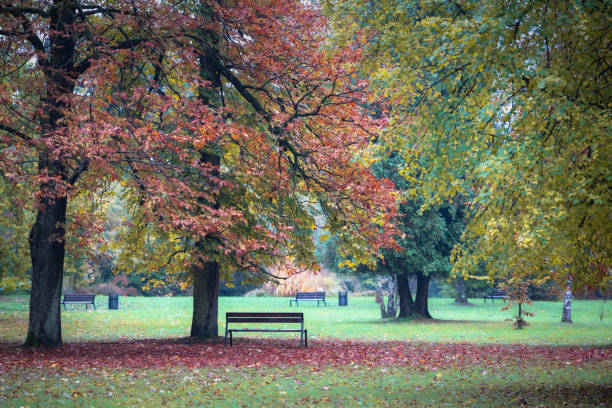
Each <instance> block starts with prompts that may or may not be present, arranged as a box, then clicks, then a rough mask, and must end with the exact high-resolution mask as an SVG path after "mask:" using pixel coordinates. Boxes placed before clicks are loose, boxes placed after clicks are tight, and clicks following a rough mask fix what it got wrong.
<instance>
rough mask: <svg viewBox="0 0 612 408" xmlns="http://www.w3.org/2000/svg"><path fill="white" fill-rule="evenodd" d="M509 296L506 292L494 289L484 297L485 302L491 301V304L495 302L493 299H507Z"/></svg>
mask: <svg viewBox="0 0 612 408" xmlns="http://www.w3.org/2000/svg"><path fill="white" fill-rule="evenodd" d="M507 297H508V294H507V293H506V291H505V290H500V289H493V290H492V291H491V293H489V294H488V295H485V296H484V299H483V302H486V301H487V299H491V302H494V300H493V299H506V298H507Z"/></svg>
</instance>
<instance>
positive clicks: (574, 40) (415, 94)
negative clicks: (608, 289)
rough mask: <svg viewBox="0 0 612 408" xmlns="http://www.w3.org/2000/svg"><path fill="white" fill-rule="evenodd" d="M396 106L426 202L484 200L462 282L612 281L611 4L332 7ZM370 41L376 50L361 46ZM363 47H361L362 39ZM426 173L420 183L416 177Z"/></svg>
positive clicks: (397, 131)
mask: <svg viewBox="0 0 612 408" xmlns="http://www.w3.org/2000/svg"><path fill="white" fill-rule="evenodd" d="M326 7H327V10H328V11H329V12H330V13H331V14H333V15H334V16H335V17H336V18H337V22H338V26H337V29H338V31H341V32H343V33H344V39H345V40H346V41H351V42H354V41H359V44H360V46H363V47H364V48H365V49H366V51H365V54H366V55H367V58H366V59H364V69H365V71H366V72H367V73H368V74H369V75H370V76H371V78H372V79H373V81H374V82H375V83H376V85H377V86H378V89H379V91H380V92H381V93H383V94H385V95H387V96H388V97H389V98H390V99H391V100H393V101H394V102H395V106H396V109H395V111H394V117H395V119H394V124H395V125H396V127H395V128H394V129H393V130H392V131H390V136H392V137H390V138H389V143H390V144H392V145H394V146H395V147H396V148H398V149H400V150H401V151H402V154H403V155H404V157H405V160H406V166H405V167H404V169H403V170H402V172H403V175H404V176H405V177H406V179H407V180H409V181H411V183H412V187H411V189H412V190H413V191H414V192H415V194H416V195H422V196H423V197H424V199H425V206H431V205H434V204H435V203H439V202H441V201H443V200H444V199H446V198H449V197H454V196H456V195H457V194H470V195H471V194H473V195H474V199H473V200H472V201H471V207H472V209H473V210H474V212H475V216H474V217H472V218H471V219H470V223H469V225H468V226H467V229H466V231H465V233H464V240H463V244H462V245H461V246H459V247H457V248H456V250H455V251H454V257H455V259H456V262H455V264H454V269H455V272H456V273H464V274H469V273H470V271H475V270H477V269H478V268H479V267H480V265H481V264H482V261H483V260H486V267H487V269H488V271H489V274H490V276H491V277H492V278H493V277H496V276H498V277H499V276H514V277H516V278H518V279H521V278H522V277H525V276H529V275H531V274H534V273H535V274H539V275H542V276H552V277H553V278H554V279H555V280H557V282H558V283H565V282H566V281H567V280H568V278H571V282H572V285H573V286H574V287H585V286H587V287H589V286H590V287H597V286H598V285H600V284H604V285H605V284H606V282H607V281H608V280H609V277H610V272H609V266H610V265H611V264H612V259H611V258H610V249H611V245H612V234H611V232H612V223H611V222H610V212H611V211H610V207H611V206H610V204H611V201H612V190H611V189H610V185H611V182H612V172H611V171H610V163H611V161H612V157H611V153H612V143H611V142H612V131H611V129H610V128H611V119H610V118H611V117H612V115H611V109H612V108H611V106H612V104H611V101H612V88H611V87H610V83H609V77H610V75H609V74H610V67H611V65H610V61H611V60H612V47H611V46H610V41H611V39H612V30H611V25H610V15H612V4H611V3H610V2H609V1H602V0H588V1H566V2H556V1H505V0H504V1H501V0H500V1H488V2H481V1H470V0H467V1H456V2H447V1H441V0H433V1H412V0H374V1H369V2H361V1H356V0H349V1H335V0H330V1H327V2H326ZM362 38H365V39H366V40H361V39H362ZM355 39H357V40H355ZM417 175H418V177H417Z"/></svg>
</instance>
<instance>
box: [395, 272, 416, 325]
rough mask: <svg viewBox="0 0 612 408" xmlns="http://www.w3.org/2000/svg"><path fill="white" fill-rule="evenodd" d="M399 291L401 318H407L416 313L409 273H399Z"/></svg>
mask: <svg viewBox="0 0 612 408" xmlns="http://www.w3.org/2000/svg"><path fill="white" fill-rule="evenodd" d="M397 293H398V295H399V316H398V317H399V318H401V319H407V318H409V317H411V316H412V315H413V314H414V301H413V300H412V293H411V292H410V284H409V282H408V275H406V274H402V275H397Z"/></svg>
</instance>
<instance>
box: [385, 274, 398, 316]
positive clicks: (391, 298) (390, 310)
mask: <svg viewBox="0 0 612 408" xmlns="http://www.w3.org/2000/svg"><path fill="white" fill-rule="evenodd" d="M396 282H397V280H396V275H391V276H390V277H389V281H388V282H387V285H388V295H387V317H395V316H396V315H397V308H396V306H395V291H396V287H397V283H396Z"/></svg>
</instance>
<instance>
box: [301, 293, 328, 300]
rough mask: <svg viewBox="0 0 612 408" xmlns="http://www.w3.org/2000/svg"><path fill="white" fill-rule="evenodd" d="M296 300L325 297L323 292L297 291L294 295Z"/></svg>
mask: <svg viewBox="0 0 612 408" xmlns="http://www.w3.org/2000/svg"><path fill="white" fill-rule="evenodd" d="M295 298H296V299H297V300H304V299H315V300H316V299H325V292H298V293H297V294H296V295H295Z"/></svg>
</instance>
